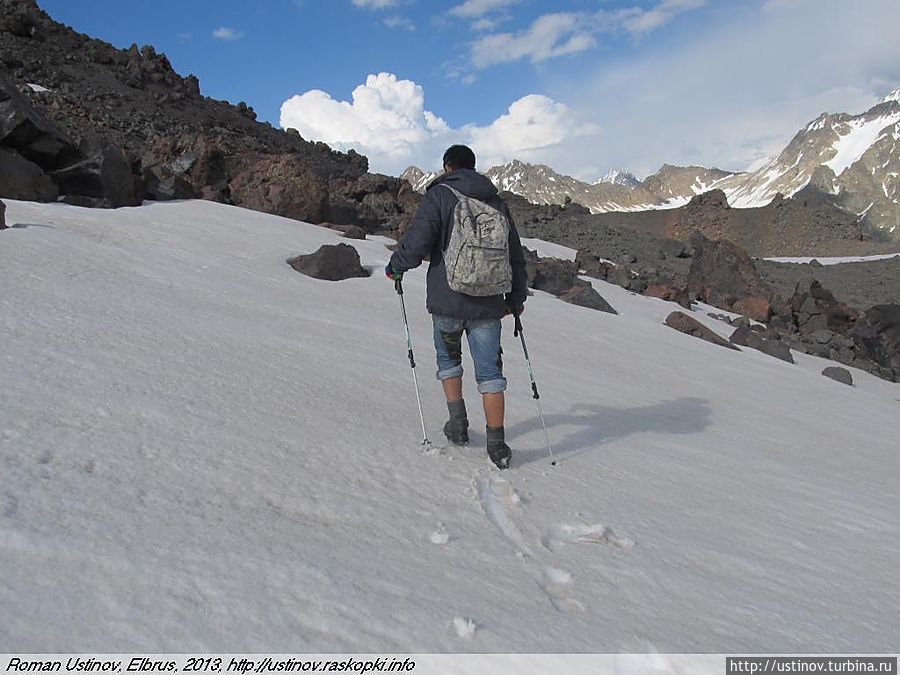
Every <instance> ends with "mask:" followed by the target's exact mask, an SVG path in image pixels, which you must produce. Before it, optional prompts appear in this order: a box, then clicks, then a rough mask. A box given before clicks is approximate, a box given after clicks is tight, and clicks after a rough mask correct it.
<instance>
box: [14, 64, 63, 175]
mask: <svg viewBox="0 0 900 675" xmlns="http://www.w3.org/2000/svg"><path fill="white" fill-rule="evenodd" d="M0 146H4V147H6V148H9V149H12V150H15V151H16V152H18V153H19V154H20V155H22V156H23V157H24V158H25V159H27V160H29V161H31V162H34V163H35V164H37V165H38V166H39V167H41V168H42V169H43V170H45V171H47V170H49V169H55V168H59V167H61V166H65V165H66V164H69V163H71V162H74V161H76V160H77V159H78V158H79V157H78V150H77V148H76V147H75V145H74V144H73V143H72V141H71V140H70V139H69V138H68V137H67V136H66V135H65V134H64V133H63V132H62V131H60V130H59V129H58V128H57V127H56V125H55V124H53V123H52V122H51V121H50V120H49V119H47V117H46V116H45V115H44V114H43V113H41V112H40V111H38V109H37V108H35V107H34V106H33V105H32V104H31V102H30V101H29V100H28V99H27V98H25V96H23V95H22V94H21V93H20V92H19V90H18V88H17V87H16V83H15V82H14V81H13V80H12V79H11V78H9V77H8V76H7V75H5V74H4V72H3V71H0Z"/></svg>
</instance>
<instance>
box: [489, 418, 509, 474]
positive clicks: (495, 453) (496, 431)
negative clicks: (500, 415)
mask: <svg viewBox="0 0 900 675" xmlns="http://www.w3.org/2000/svg"><path fill="white" fill-rule="evenodd" d="M486 432H487V453H488V457H490V458H491V461H492V462H493V463H494V464H495V465H496V466H497V468H498V469H508V468H509V460H510V458H511V457H512V450H510V448H509V446H508V445H507V444H506V441H505V440H504V437H505V432H504V429H503V427H486Z"/></svg>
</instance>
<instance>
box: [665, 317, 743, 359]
mask: <svg viewBox="0 0 900 675" xmlns="http://www.w3.org/2000/svg"><path fill="white" fill-rule="evenodd" d="M666 325H667V326H669V328H674V329H675V330H677V331H681V332H682V333H685V334H686V335H691V336H693V337H697V338H700V339H701V340H706V341H707V342H711V343H713V344H714V345H718V346H720V347H727V348H728V349H734V350H737V351H740V350H738V348H737V347H735V346H734V345H733V344H731V343H729V342H727V341H726V340H723V339H722V338H720V337H719V336H718V335H716V334H715V333H714V332H713V331H711V330H710V329H709V328H707V327H706V326H704V325H703V324H702V323H700V322H699V321H697V320H696V319H695V318H693V317H690V316H688V315H687V314H685V313H684V312H672V313H671V314H669V316H668V317H666Z"/></svg>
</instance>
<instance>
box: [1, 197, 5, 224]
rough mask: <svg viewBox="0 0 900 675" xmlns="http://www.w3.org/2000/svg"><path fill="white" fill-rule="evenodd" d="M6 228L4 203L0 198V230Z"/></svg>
mask: <svg viewBox="0 0 900 675" xmlns="http://www.w3.org/2000/svg"><path fill="white" fill-rule="evenodd" d="M5 229H6V204H4V203H3V201H2V200H0V230H5Z"/></svg>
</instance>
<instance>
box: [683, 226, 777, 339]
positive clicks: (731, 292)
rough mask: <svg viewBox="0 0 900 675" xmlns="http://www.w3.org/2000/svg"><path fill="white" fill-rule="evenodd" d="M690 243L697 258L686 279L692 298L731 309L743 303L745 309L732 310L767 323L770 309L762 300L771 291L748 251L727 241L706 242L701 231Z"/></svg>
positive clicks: (694, 258)
mask: <svg viewBox="0 0 900 675" xmlns="http://www.w3.org/2000/svg"><path fill="white" fill-rule="evenodd" d="M691 244H692V246H693V249H694V257H693V260H692V261H691V268H690V271H689V272H688V279H687V287H688V292H689V293H690V294H691V296H692V297H696V298H699V299H701V300H703V301H704V302H706V303H708V304H710V305H714V306H716V307H720V308H722V309H729V310H732V309H733V307H734V305H735V303H737V302H739V301H742V309H741V310H733V311H736V312H738V313H740V314H746V315H747V316H750V317H751V318H753V319H756V320H757V321H766V320H767V319H768V317H769V314H770V308H769V306H768V302H765V301H764V300H763V299H765V298H767V297H768V296H769V291H768V289H767V288H766V285H765V283H764V282H763V280H762V277H761V276H760V274H759V271H758V270H757V269H756V266H755V265H754V264H753V261H752V260H751V259H750V256H749V255H747V253H746V251H744V250H743V249H742V248H740V247H739V246H738V245H737V244H734V243H732V242H730V241H727V240H725V239H719V240H711V239H707V238H706V237H704V236H703V234H701V233H700V232H694V234H693V235H692V236H691Z"/></svg>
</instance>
